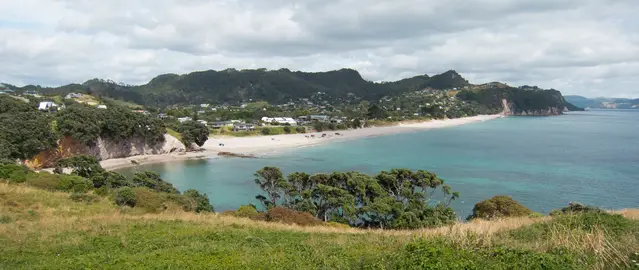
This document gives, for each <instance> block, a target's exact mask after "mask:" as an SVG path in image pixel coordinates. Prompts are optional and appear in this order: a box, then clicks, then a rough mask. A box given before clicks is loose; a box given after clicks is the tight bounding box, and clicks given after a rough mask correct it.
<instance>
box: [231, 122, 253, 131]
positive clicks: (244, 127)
mask: <svg viewBox="0 0 639 270" xmlns="http://www.w3.org/2000/svg"><path fill="white" fill-rule="evenodd" d="M251 130H255V125H254V124H247V123H235V124H234V125H233V131H251Z"/></svg>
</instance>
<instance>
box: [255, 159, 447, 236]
mask: <svg viewBox="0 0 639 270" xmlns="http://www.w3.org/2000/svg"><path fill="white" fill-rule="evenodd" d="M256 177H257V179H256V183H257V184H258V185H259V186H260V188H261V189H262V190H263V191H264V192H265V193H266V196H264V195H258V196H257V197H256V198H257V199H258V200H260V202H262V204H263V205H264V206H265V207H267V208H269V207H274V206H281V207H285V208H289V209H293V210H296V211H303V212H309V213H311V214H313V215H314V216H315V217H317V218H319V219H322V220H324V221H334V222H341V223H345V224H349V225H351V226H358V227H368V228H389V229H390V228H392V229H399V228H420V227H431V226H438V225H443V224H448V223H451V222H454V221H455V220H456V215H455V212H454V211H453V210H452V209H451V208H450V206H449V205H450V203H451V202H452V201H453V200H455V199H457V198H458V197H459V193H457V192H452V191H451V188H450V186H448V185H445V184H444V180H442V179H441V178H439V177H437V175H436V174H434V173H431V172H428V171H424V170H418V171H411V170H408V169H393V170H390V171H382V172H380V173H379V174H377V175H376V176H370V175H366V174H362V173H358V172H346V173H344V172H335V173H331V174H315V175H309V174H306V173H302V172H296V173H292V174H290V175H288V177H284V176H283V175H282V172H281V171H280V170H279V169H278V168H274V167H265V168H263V169H262V170H259V171H258V172H257V173H256ZM437 191H439V192H437ZM435 198H437V200H435Z"/></svg>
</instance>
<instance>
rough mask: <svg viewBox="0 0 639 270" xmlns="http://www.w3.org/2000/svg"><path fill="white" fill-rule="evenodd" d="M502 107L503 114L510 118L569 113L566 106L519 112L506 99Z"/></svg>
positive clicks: (503, 100)
mask: <svg viewBox="0 0 639 270" xmlns="http://www.w3.org/2000/svg"><path fill="white" fill-rule="evenodd" d="M502 105H503V107H504V111H503V112H502V113H503V114H504V115H509V116H552V115H560V114H562V113H563V112H565V111H568V109H567V108H566V107H565V106H564V107H558V106H550V107H547V108H543V109H527V110H517V109H516V108H515V105H514V104H512V103H511V102H508V100H506V99H502Z"/></svg>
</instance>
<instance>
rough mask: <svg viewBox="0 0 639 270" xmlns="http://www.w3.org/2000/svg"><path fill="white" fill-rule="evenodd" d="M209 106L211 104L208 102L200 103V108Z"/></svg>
mask: <svg viewBox="0 0 639 270" xmlns="http://www.w3.org/2000/svg"><path fill="white" fill-rule="evenodd" d="M209 106H211V104H208V103H204V104H200V107H202V108H208V107H209Z"/></svg>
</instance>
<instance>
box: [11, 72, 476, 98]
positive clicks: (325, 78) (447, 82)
mask: <svg viewBox="0 0 639 270" xmlns="http://www.w3.org/2000/svg"><path fill="white" fill-rule="evenodd" d="M467 85H469V83H468V81H467V80H465V79H464V78H463V77H462V76H461V75H459V74H458V73H457V72H455V71H452V70H451V71H447V72H445V73H443V74H439V75H435V76H432V77H429V76H428V75H420V76H415V77H412V78H406V79H402V80H399V81H395V82H383V83H375V82H370V81H367V80H364V79H363V78H362V77H361V75H360V74H359V73H358V72H357V71H355V70H352V69H340V70H335V71H327V72H301V71H295V72H294V71H290V70H288V69H279V70H265V69H254V70H235V69H226V70H222V71H215V70H207V71H198V72H192V73H189V74H185V75H177V74H164V75H159V76H157V77H155V78H153V79H152V80H151V81H150V82H149V83H147V84H144V85H139V86H133V85H123V84H118V83H115V82H113V81H105V80H99V79H92V80H89V81H87V82H85V83H83V84H69V85H65V86H61V87H56V88H43V87H38V86H33V85H28V86H24V87H14V88H15V89H17V90H18V91H26V90H38V91H41V92H43V93H54V94H66V93H71V92H85V93H90V94H95V95H101V96H106V97H111V98H116V99H122V100H127V101H133V102H135V103H138V104H142V105H147V106H167V105H179V104H199V103H224V102H230V103H234V102H242V101H248V100H251V99H252V100H264V101H268V102H270V103H284V102H288V101H289V100H294V99H298V98H308V97H310V96H311V95H312V94H314V93H317V92H324V93H326V94H328V95H329V96H331V97H333V98H343V97H346V96H348V95H349V94H351V95H356V96H358V97H361V98H362V99H364V100H369V101H374V100H378V99H379V98H381V97H383V96H387V95H394V94H400V93H403V92H409V91H417V90H422V89H425V88H432V89H440V90H441V89H452V88H456V87H463V86H467ZM12 87H13V86H12Z"/></svg>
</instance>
